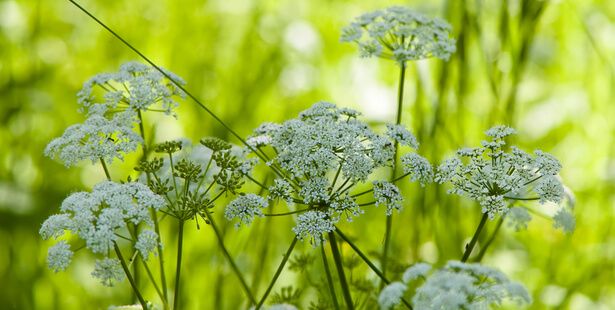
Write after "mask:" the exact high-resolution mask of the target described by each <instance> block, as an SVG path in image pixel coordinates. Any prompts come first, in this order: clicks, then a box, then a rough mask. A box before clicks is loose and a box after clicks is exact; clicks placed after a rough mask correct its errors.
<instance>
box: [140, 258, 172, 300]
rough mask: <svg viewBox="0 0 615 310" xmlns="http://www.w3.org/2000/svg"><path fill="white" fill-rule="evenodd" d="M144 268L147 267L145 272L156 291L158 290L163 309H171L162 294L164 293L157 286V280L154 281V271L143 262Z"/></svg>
mask: <svg viewBox="0 0 615 310" xmlns="http://www.w3.org/2000/svg"><path fill="white" fill-rule="evenodd" d="M143 267H145V272H146V273H147V276H148V278H149V280H150V281H151V282H152V285H153V286H154V289H155V290H156V293H157V294H158V297H160V301H162V307H163V309H165V310H166V309H169V304H168V303H167V299H166V297H165V296H164V294H163V293H162V291H161V290H160V288H159V287H158V285H156V280H154V275H152V271H151V270H150V269H149V266H148V265H147V263H146V262H143Z"/></svg>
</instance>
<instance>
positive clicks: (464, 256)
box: [461, 213, 489, 263]
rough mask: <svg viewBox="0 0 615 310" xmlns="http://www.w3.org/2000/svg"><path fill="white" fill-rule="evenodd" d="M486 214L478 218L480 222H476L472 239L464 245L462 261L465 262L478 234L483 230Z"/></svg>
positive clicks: (487, 216)
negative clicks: (476, 225)
mask: <svg viewBox="0 0 615 310" xmlns="http://www.w3.org/2000/svg"><path fill="white" fill-rule="evenodd" d="M488 214H489V213H485V214H483V218H482V219H481V220H480V223H479V224H478V227H477V228H476V232H475V233H474V237H472V240H471V241H470V243H469V244H468V245H466V251H465V253H463V257H462V258H461V262H462V263H465V262H466V261H468V258H469V257H470V254H471V253H472V249H474V246H475V245H476V242H477V241H478V236H479V235H480V232H481V231H482V230H483V227H484V226H485V223H486V222H487V219H488V218H489V215H488Z"/></svg>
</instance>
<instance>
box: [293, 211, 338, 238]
mask: <svg viewBox="0 0 615 310" xmlns="http://www.w3.org/2000/svg"><path fill="white" fill-rule="evenodd" d="M336 223H337V218H330V217H329V216H328V215H327V214H326V213H324V212H322V211H307V212H305V213H303V214H301V215H299V216H298V217H297V226H296V227H293V228H292V230H293V231H294V232H295V234H296V235H297V239H305V238H309V242H310V244H311V245H312V246H313V247H318V246H320V240H321V239H322V240H323V242H325V243H326V241H324V238H323V235H324V234H326V233H329V232H332V231H335V226H334V225H335V224H336Z"/></svg>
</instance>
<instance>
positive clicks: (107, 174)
mask: <svg viewBox="0 0 615 310" xmlns="http://www.w3.org/2000/svg"><path fill="white" fill-rule="evenodd" d="M100 164H101V165H102V167H103V170H104V171H105V176H107V180H109V181H111V173H109V168H107V163H106V162H105V160H104V159H103V158H102V157H101V158H100Z"/></svg>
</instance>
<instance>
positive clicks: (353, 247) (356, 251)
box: [335, 226, 412, 309]
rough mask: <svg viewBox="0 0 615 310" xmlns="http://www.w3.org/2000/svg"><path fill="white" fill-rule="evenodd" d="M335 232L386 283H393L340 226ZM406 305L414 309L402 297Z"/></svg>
mask: <svg viewBox="0 0 615 310" xmlns="http://www.w3.org/2000/svg"><path fill="white" fill-rule="evenodd" d="M335 232H336V233H337V234H338V235H340V237H342V239H344V241H345V242H346V243H348V245H350V247H351V248H352V249H353V250H354V251H355V253H357V254H358V255H359V257H361V259H363V261H364V262H365V263H366V264H367V266H369V268H370V269H371V270H372V271H373V272H374V273H375V274H376V275H377V276H378V277H380V279H381V280H382V281H383V282H384V283H386V284H389V283H391V281H389V280H387V278H386V277H385V276H384V275H383V274H382V272H380V270H379V269H378V267H376V266H375V265H374V264H373V263H372V262H371V261H370V260H369V258H367V256H365V254H363V252H361V250H359V248H358V247H357V246H356V245H355V244H354V242H352V240H350V238H348V237H346V235H345V234H344V233H342V231H341V230H340V229H339V227H337V226H335ZM401 301H402V302H403V303H404V304H405V305H406V307H408V309H412V306H411V305H410V303H409V302H408V301H406V300H405V299H403V298H402V300H401Z"/></svg>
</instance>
